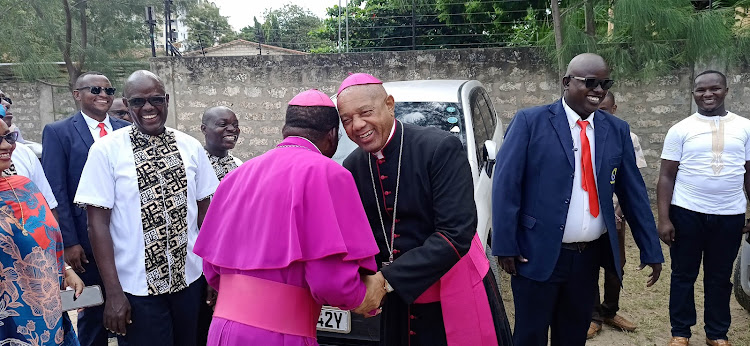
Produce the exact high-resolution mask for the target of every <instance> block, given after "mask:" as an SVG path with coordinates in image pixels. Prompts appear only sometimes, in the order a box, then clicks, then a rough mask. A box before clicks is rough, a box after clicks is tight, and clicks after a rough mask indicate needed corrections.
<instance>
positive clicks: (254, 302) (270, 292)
mask: <svg viewBox="0 0 750 346" xmlns="http://www.w3.org/2000/svg"><path fill="white" fill-rule="evenodd" d="M220 280H221V281H220V283H219V297H218V298H217V300H216V311H214V317H221V318H224V319H227V320H232V321H235V322H239V323H242V324H246V325H249V326H253V327H257V328H261V329H265V330H270V331H272V332H277V333H282V334H290V335H298V336H304V337H308V338H315V337H316V330H315V326H316V324H317V323H318V317H320V308H321V305H320V304H317V303H316V302H315V300H314V299H313V297H312V295H311V294H310V291H309V290H307V289H305V288H302V287H297V286H293V285H288V284H285V283H281V282H276V281H271V280H265V279H260V278H256V277H253V276H249V275H242V274H228V275H221V278H220Z"/></svg>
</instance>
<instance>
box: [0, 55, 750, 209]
mask: <svg viewBox="0 0 750 346" xmlns="http://www.w3.org/2000/svg"><path fill="white" fill-rule="evenodd" d="M551 67H552V66H549V65H547V64H545V63H544V62H543V60H542V59H540V58H539V57H538V56H537V55H536V54H535V52H534V51H532V50H523V49H522V50H518V49H503V48H493V49H466V50H434V51H419V52H379V53H352V54H328V55H317V54H310V55H274V56H271V55H269V56H266V55H263V56H258V55H252V56H242V57H190V58H175V59H170V58H155V59H153V60H152V61H151V70H152V71H154V72H155V73H157V74H158V75H160V76H161V77H162V78H163V79H164V82H165V83H166V86H167V91H168V93H169V94H170V112H169V115H170V118H169V120H168V123H167V124H168V126H172V127H175V128H178V129H180V130H182V131H186V132H188V133H189V134H191V135H193V136H195V137H196V138H199V139H201V140H202V137H201V134H200V130H199V126H200V117H201V114H202V112H203V110H205V109H206V108H207V107H210V106H215V105H224V106H228V107H231V108H232V109H234V110H235V111H236V113H237V115H238V116H239V118H240V125H241V128H242V135H241V136H240V142H239V144H238V146H237V148H236V149H235V151H234V153H235V154H237V156H239V157H240V158H242V159H243V160H247V159H249V158H251V157H254V156H257V155H259V154H261V153H263V152H265V151H266V150H268V149H270V148H272V147H273V146H274V145H275V144H276V143H278V142H279V140H280V139H281V135H280V132H281V126H282V124H283V119H284V112H285V109H286V104H287V102H288V101H289V100H290V99H291V98H292V97H293V96H294V95H295V94H297V93H298V92H300V91H303V90H305V89H308V88H318V89H320V90H322V91H324V92H326V93H328V94H333V93H335V91H336V89H337V88H338V85H339V83H340V82H341V80H343V79H344V78H346V76H347V75H348V72H369V73H372V74H374V75H375V76H377V77H379V78H381V79H382V80H383V81H397V80H408V79H477V80H479V81H481V82H482V83H484V85H485V87H486V88H487V90H488V91H489V93H490V95H491V97H492V101H493V102H494V104H495V108H496V110H497V112H498V114H499V116H500V117H501V119H502V121H503V122H504V123H505V124H506V125H507V123H508V122H509V120H510V119H511V118H512V116H513V115H514V114H515V112H516V111H517V110H518V109H520V108H524V107H529V106H533V105H538V104H545V103H550V102H553V101H555V100H556V99H557V98H558V97H559V90H560V89H559V82H558V77H557V76H556V75H555V72H554V70H553V69H552V68H551ZM720 70H722V71H726V72H727V77H728V80H729V85H730V94H729V96H728V97H727V104H728V109H730V110H732V111H734V112H735V113H738V114H740V115H743V116H746V117H750V66H729V67H725V68H720ZM694 75H695V72H694V71H693V69H692V68H691V69H682V70H677V71H674V72H673V73H672V74H670V75H669V76H666V77H661V78H655V79H653V80H651V81H648V82H642V81H634V80H618V81H617V83H616V84H615V87H614V88H613V91H614V92H615V95H616V97H617V103H618V107H619V108H618V116H621V117H622V118H623V119H625V120H627V121H628V122H629V123H630V124H631V127H632V129H633V132H635V133H636V134H637V135H638V136H639V137H640V138H641V144H642V146H643V149H644V151H645V154H646V159H647V161H648V165H649V167H648V168H646V169H644V170H643V173H644V177H645V180H646V183H647V185H648V186H649V187H650V188H651V190H652V193H653V188H654V187H655V184H656V175H657V173H658V167H659V154H660V152H661V147H662V144H663V140H664V135H665V134H666V132H667V130H668V129H669V127H670V126H672V125H673V124H674V123H676V122H677V121H679V120H681V119H683V118H685V117H686V116H688V115H689V114H691V113H692V112H693V109H694V105H693V102H692V97H691V95H690V89H691V84H692V79H693V76H694ZM0 88H2V89H3V90H4V91H6V93H7V94H9V95H10V97H11V98H13V99H14V113H16V119H17V122H18V123H19V124H20V125H21V128H22V130H23V131H24V136H25V137H27V138H30V139H32V140H40V139H41V138H40V134H41V126H42V124H43V123H46V122H48V121H49V120H51V119H52V118H54V119H58V118H60V117H61V116H62V115H65V114H68V113H69V112H70V111H72V100H71V98H70V96H69V95H70V94H69V93H68V91H67V89H64V88H53V87H49V86H46V85H41V84H38V83H37V84H18V83H17V84H10V85H7V84H3V85H0ZM652 197H653V195H652Z"/></svg>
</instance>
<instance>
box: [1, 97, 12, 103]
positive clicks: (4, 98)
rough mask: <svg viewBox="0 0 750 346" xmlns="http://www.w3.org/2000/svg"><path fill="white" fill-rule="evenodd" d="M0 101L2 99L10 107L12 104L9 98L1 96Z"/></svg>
mask: <svg viewBox="0 0 750 346" xmlns="http://www.w3.org/2000/svg"><path fill="white" fill-rule="evenodd" d="M0 99H3V100H5V102H8V104H9V105H12V104H13V101H11V100H10V97H5V96H3V97H0Z"/></svg>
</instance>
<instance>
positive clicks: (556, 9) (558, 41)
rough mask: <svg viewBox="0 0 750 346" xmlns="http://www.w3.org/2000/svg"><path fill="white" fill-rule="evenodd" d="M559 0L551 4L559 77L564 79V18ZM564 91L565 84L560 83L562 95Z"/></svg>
mask: <svg viewBox="0 0 750 346" xmlns="http://www.w3.org/2000/svg"><path fill="white" fill-rule="evenodd" d="M557 1H558V0H551V1H550V5H552V26H553V27H554V30H555V54H556V55H557V74H558V77H559V79H558V80H562V77H563V60H562V45H563V41H562V25H561V23H562V18H560V4H559V3H558V2H557ZM562 92H563V86H562V83H560V94H561V95H562Z"/></svg>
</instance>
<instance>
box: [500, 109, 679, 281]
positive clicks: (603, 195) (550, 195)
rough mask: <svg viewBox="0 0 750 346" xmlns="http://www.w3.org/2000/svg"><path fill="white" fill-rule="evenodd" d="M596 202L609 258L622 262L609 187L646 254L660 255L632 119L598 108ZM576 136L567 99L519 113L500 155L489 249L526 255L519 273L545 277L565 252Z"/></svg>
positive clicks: (645, 257) (650, 259)
mask: <svg viewBox="0 0 750 346" xmlns="http://www.w3.org/2000/svg"><path fill="white" fill-rule="evenodd" d="M594 140H595V151H596V152H595V153H594V161H595V162H594V165H595V167H594V168H595V170H596V176H597V179H596V180H597V181H596V184H597V191H598V195H599V205H600V212H601V215H602V216H603V217H604V223H605V226H606V228H607V229H608V230H611V231H610V232H607V235H608V236H609V243H610V245H611V247H612V255H613V257H612V258H613V260H614V262H613V263H604V264H605V265H612V266H614V268H616V269H617V272H618V274H619V275H620V276H622V272H621V270H620V267H621V266H620V265H619V263H621V262H620V258H619V257H620V256H619V253H620V252H619V245H618V239H617V232H616V231H615V229H616V228H615V217H614V215H615V214H614V206H613V205H612V194H613V193H616V194H617V197H618V198H619V200H620V205H621V207H622V210H623V212H624V214H625V216H627V218H628V224H629V225H630V228H631V230H632V233H633V238H634V239H635V241H636V243H637V245H638V248H640V250H641V262H642V263H646V264H652V263H662V262H664V257H663V256H662V252H661V247H660V245H659V237H658V234H657V232H656V224H655V222H654V216H653V214H652V212H651V206H650V203H649V199H648V193H647V192H646V186H645V184H644V183H643V178H642V177H641V174H640V171H639V170H638V167H637V166H636V164H635V153H634V152H633V143H632V141H631V139H630V126H628V124H627V123H626V122H625V121H623V120H621V119H618V118H616V117H614V116H613V115H611V114H609V113H606V112H604V111H600V110H597V111H596V114H595V115H594ZM574 167H575V161H574V152H573V138H572V135H571V133H570V127H569V125H568V120H567V117H566V115H565V109H564V108H563V105H562V101H561V100H558V101H557V102H555V103H553V104H550V105H545V106H538V107H533V108H527V109H522V110H520V111H518V113H516V115H515V117H513V120H512V121H511V123H510V125H509V126H508V130H507V131H506V133H505V140H504V142H503V145H502V146H501V148H500V151H499V153H498V155H497V167H496V169H495V173H494V177H493V184H492V254H493V255H496V256H517V255H523V256H524V257H525V258H527V259H528V260H529V262H528V263H517V264H516V268H517V271H518V273H519V274H520V275H522V276H524V277H527V278H529V279H532V280H537V281H545V280H547V279H549V277H550V275H551V274H552V271H553V269H554V268H555V264H556V263H557V258H558V256H559V254H560V249H561V245H560V244H561V243H562V237H563V229H564V228H565V221H566V218H567V214H568V205H569V203H570V196H571V192H572V189H573V175H574V173H575V172H574Z"/></svg>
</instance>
